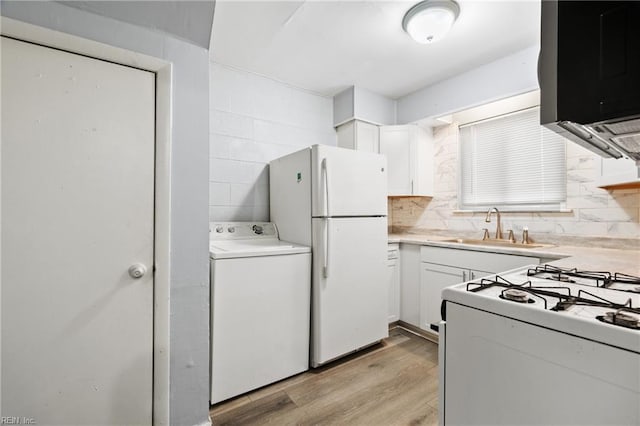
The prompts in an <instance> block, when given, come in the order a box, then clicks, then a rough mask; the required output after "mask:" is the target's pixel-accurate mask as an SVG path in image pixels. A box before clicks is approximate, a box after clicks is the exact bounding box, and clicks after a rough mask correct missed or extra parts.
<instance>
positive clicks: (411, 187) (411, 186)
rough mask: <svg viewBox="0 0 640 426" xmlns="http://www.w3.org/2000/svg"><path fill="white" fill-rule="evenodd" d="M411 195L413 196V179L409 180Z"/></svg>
mask: <svg viewBox="0 0 640 426" xmlns="http://www.w3.org/2000/svg"><path fill="white" fill-rule="evenodd" d="M413 194H414V192H413V179H411V195H413Z"/></svg>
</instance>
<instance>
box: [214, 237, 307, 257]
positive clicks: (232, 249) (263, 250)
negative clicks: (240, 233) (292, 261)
mask: <svg viewBox="0 0 640 426" xmlns="http://www.w3.org/2000/svg"><path fill="white" fill-rule="evenodd" d="M310 252H311V248H309V247H306V246H301V245H299V244H294V243H290V242H288V241H280V240H279V239H277V238H261V239H245V240H218V241H210V242H209V253H210V255H211V258H212V259H231V258H238V257H254V256H278V255H285V254H297V253H310Z"/></svg>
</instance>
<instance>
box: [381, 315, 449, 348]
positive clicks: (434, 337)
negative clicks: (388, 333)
mask: <svg viewBox="0 0 640 426" xmlns="http://www.w3.org/2000/svg"><path fill="white" fill-rule="evenodd" d="M396 327H400V328H402V329H403V330H406V331H408V332H410V333H413V334H415V335H416V336H420V337H422V338H423V339H427V340H429V341H431V342H433V343H438V335H437V334H435V333H431V332H429V331H426V330H423V329H421V328H419V327H416V326H415V325H411V324H409V323H406V322H404V321H402V320H401V321H396V322H393V323H391V324H389V329H392V328H396Z"/></svg>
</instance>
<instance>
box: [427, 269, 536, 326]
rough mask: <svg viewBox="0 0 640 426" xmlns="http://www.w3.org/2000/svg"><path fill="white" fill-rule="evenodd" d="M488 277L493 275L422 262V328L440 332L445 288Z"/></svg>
mask: <svg viewBox="0 0 640 426" xmlns="http://www.w3.org/2000/svg"><path fill="white" fill-rule="evenodd" d="M527 263H530V262H527ZM486 275H491V272H487V271H476V270H471V269H466V268H459V267H455V266H446V265H438V264H437V263H428V262H421V268H420V290H421V297H420V327H421V328H423V329H425V330H429V331H435V332H437V331H438V323H439V322H440V300H441V298H440V294H441V293H442V290H443V289H444V288H445V287H449V286H450V285H453V284H459V283H462V282H465V281H469V280H475V279H478V278H482V277H483V276H486Z"/></svg>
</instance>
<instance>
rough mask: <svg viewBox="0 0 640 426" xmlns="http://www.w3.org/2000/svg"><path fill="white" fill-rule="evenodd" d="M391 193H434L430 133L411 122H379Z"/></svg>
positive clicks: (407, 194) (431, 194) (382, 152)
mask: <svg viewBox="0 0 640 426" xmlns="http://www.w3.org/2000/svg"><path fill="white" fill-rule="evenodd" d="M380 153H381V154H384V155H386V157H387V167H388V170H387V171H388V173H387V176H388V177H389V184H388V188H389V195H390V196H403V195H404V196H425V197H432V196H433V136H432V134H431V132H429V131H426V130H424V129H423V128H421V127H419V126H417V125H413V124H407V125H400V126H381V127H380Z"/></svg>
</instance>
